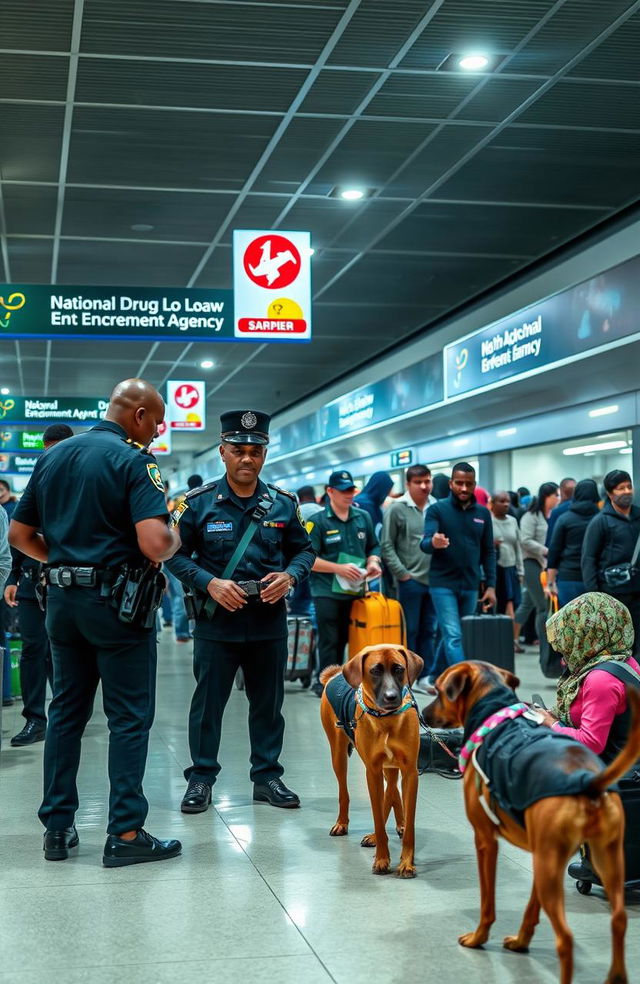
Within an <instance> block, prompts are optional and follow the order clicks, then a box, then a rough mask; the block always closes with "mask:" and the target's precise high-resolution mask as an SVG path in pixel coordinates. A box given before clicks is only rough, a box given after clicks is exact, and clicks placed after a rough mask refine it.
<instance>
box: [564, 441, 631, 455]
mask: <svg viewBox="0 0 640 984" xmlns="http://www.w3.org/2000/svg"><path fill="white" fill-rule="evenodd" d="M626 443H627V442H626V441H600V442H599V443H598V444H580V445H579V446H577V447H575V448H563V451H562V453H563V454H568V455H573V454H590V453H591V452H594V453H595V452H596V451H617V449H618V448H624V447H625V446H626Z"/></svg>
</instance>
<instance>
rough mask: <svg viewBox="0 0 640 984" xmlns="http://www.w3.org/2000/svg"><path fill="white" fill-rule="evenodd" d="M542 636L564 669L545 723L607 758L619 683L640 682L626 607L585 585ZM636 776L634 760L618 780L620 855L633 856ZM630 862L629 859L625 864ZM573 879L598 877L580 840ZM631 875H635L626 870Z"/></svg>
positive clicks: (618, 740)
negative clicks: (622, 828) (622, 823)
mask: <svg viewBox="0 0 640 984" xmlns="http://www.w3.org/2000/svg"><path fill="white" fill-rule="evenodd" d="M546 628H547V637H548V639H549V642H550V644H551V645H552V646H553V648H554V649H555V650H556V652H558V653H560V654H561V655H562V657H563V659H564V661H565V663H566V666H567V668H566V670H565V672H564V673H563V674H562V676H561V677H560V679H559V680H558V686H557V703H556V707H555V708H554V711H553V712H550V711H542V712H541V713H542V714H543V717H544V719H545V724H547V725H548V726H549V727H551V728H553V730H554V731H559V732H561V733H562V734H565V735H569V736H571V737H572V738H575V739H577V741H580V742H582V744H583V745H586V746H587V748H590V749H591V750H592V751H593V752H595V753H596V755H599V756H600V757H601V758H602V759H603V760H604V761H605V762H607V763H608V762H611V761H612V760H613V759H614V758H615V757H616V755H617V754H618V752H619V751H620V750H621V748H622V747H623V745H624V744H625V741H626V738H627V733H628V730H629V724H630V710H629V708H628V704H627V698H626V691H625V686H626V685H627V684H628V685H630V686H636V687H640V666H639V665H638V663H637V662H636V660H635V659H634V658H633V656H632V655H631V652H632V649H633V640H634V631H633V622H632V620H631V615H630V613H629V610H628V608H626V607H625V605H623V604H622V602H621V601H619V600H618V599H617V598H614V597H612V595H608V594H604V593H603V592H600V591H588V592H587V593H586V594H582V595H579V596H578V597H577V598H574V599H573V601H570V602H568V603H567V604H566V605H565V606H564V608H561V609H560V611H559V612H556V614H555V615H552V616H551V618H550V619H549V620H548V622H547V626H546ZM639 782H640V771H639V769H638V764H636V766H635V767H634V769H632V770H631V771H630V772H629V773H628V774H627V775H626V776H625V777H624V778H623V779H621V780H620V782H619V784H618V786H619V791H620V794H621V796H622V802H623V806H624V810H625V815H626V821H627V823H626V826H627V836H626V837H625V856H626V859H627V871H628V872H629V856H630V852H632V856H634V857H635V854H634V853H633V852H635V853H637V847H634V846H633V840H634V837H635V830H637V822H638V816H637V812H638V805H637V800H636V798H635V797H634V796H633V794H632V796H631V798H629V796H627V798H626V801H625V793H624V790H625V788H626V789H629V788H630V787H634V786H635V787H636V788H637V784H638V783H639ZM631 867H633V865H631ZM569 875H570V876H571V877H572V878H576V879H577V880H578V882H580V881H586V882H588V883H592V882H594V881H596V882H598V881H599V879H598V878H597V875H596V874H595V872H594V871H593V868H592V866H591V859H590V856H589V851H588V848H587V847H586V845H582V846H581V848H580V861H579V862H573V863H572V864H570V865H569ZM631 877H632V878H634V877H635V875H633V874H632V875H631Z"/></svg>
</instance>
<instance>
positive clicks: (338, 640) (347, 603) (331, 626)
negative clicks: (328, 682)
mask: <svg viewBox="0 0 640 984" xmlns="http://www.w3.org/2000/svg"><path fill="white" fill-rule="evenodd" d="M313 600H314V602H315V606H316V619H317V622H318V676H319V675H320V673H321V671H322V670H324V669H325V668H326V667H327V666H331V665H332V664H334V663H337V664H338V665H339V666H341V665H342V662H343V661H344V649H345V646H346V645H347V642H348V641H349V616H350V614H351V604H352V601H353V599H352V598H343V597H339V596H336V597H335V598H314V599H313Z"/></svg>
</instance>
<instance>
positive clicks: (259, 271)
mask: <svg viewBox="0 0 640 984" xmlns="http://www.w3.org/2000/svg"><path fill="white" fill-rule="evenodd" d="M295 262H296V258H295V256H294V255H293V253H292V252H291V250H290V249H287V250H284V252H282V253H276V255H275V256H272V255H271V240H270V239H268V240H267V242H266V243H264V244H263V246H262V256H261V257H260V262H259V263H258V265H257V266H251V264H250V263H249V269H250V270H251V273H252V274H253V276H254V277H266V278H267V284H268V285H269V287H270V286H271V284H272V283H273V282H274V280H277V279H278V277H279V275H280V267H282V266H284V265H285V263H295Z"/></svg>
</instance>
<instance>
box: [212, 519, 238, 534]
mask: <svg viewBox="0 0 640 984" xmlns="http://www.w3.org/2000/svg"><path fill="white" fill-rule="evenodd" d="M207 533H233V523H225V522H223V521H222V520H217V521H216V522H214V523H207Z"/></svg>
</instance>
